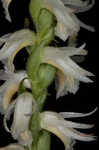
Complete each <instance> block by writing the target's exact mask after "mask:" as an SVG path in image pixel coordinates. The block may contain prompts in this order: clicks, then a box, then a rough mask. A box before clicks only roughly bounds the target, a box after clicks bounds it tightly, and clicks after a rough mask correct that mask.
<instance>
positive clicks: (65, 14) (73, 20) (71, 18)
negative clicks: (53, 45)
mask: <svg viewBox="0 0 99 150" xmlns="http://www.w3.org/2000/svg"><path fill="white" fill-rule="evenodd" d="M64 1H65V0H64ZM64 1H63V2H64ZM63 2H62V0H44V3H45V5H44V7H46V8H47V9H49V10H50V11H52V12H53V13H54V15H55V16H56V18H57V26H56V29H55V34H56V36H58V37H59V38H61V39H62V40H64V41H65V40H66V39H67V38H68V37H69V36H70V35H72V34H73V33H75V32H78V31H79V30H80V26H81V27H84V28H86V29H88V30H90V31H92V32H93V31H94V28H93V27H90V26H88V25H85V24H84V23H82V22H81V21H80V20H79V19H78V18H77V17H76V15H75V14H74V13H75V9H72V8H70V7H68V6H65V5H64V3H63ZM65 4H68V5H70V6H71V5H72V4H73V6H75V7H76V6H81V4H83V5H84V6H87V5H88V4H87V3H86V2H82V1H75V2H73V0H72V1H71V0H70V1H69V0H68V1H67V0H66V1H65Z"/></svg>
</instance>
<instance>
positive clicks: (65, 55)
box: [42, 45, 93, 98]
mask: <svg viewBox="0 0 99 150" xmlns="http://www.w3.org/2000/svg"><path fill="white" fill-rule="evenodd" d="M84 46H85V45H83V46H81V47H79V48H74V47H60V48H54V47H45V50H44V53H43V56H42V62H43V63H48V64H51V65H53V66H55V67H56V68H58V71H57V76H58V81H57V80H56V88H57V98H58V97H60V96H64V95H65V94H67V93H68V92H70V93H74V94H75V93H76V92H77V90H78V89H79V81H82V82H85V83H88V82H92V80H90V79H89V78H88V77H87V76H93V74H92V73H90V72H88V71H86V70H84V69H82V68H81V67H79V66H78V65H77V64H76V63H75V62H74V61H73V60H72V59H71V58H70V57H71V56H74V55H86V54H87V52H86V51H85V50H83V48H84ZM57 82H58V84H57Z"/></svg>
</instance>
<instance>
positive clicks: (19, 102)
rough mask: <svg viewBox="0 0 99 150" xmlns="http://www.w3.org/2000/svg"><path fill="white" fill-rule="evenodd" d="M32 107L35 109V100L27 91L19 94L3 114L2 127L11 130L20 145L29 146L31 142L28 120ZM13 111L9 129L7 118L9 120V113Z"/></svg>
mask: <svg viewBox="0 0 99 150" xmlns="http://www.w3.org/2000/svg"><path fill="white" fill-rule="evenodd" d="M32 104H33V107H32ZM33 109H34V110H35V109H36V103H35V100H34V98H33V96H32V94H30V93H29V92H25V93H23V94H21V95H19V96H18V97H17V98H16V99H15V101H14V102H12V103H11V104H10V105H9V107H8V109H7V112H6V114H5V116H4V127H5V129H6V130H7V131H8V132H11V134H12V136H13V138H14V139H17V140H18V142H19V143H20V144H22V145H25V146H26V145H28V146H30V145H31V144H32V135H31V132H30V130H29V120H30V117H31V115H32V112H33ZM13 111H14V117H13V123H12V126H11V130H9V129H8V127H7V122H6V121H7V120H9V118H10V116H11V113H12V112H13Z"/></svg>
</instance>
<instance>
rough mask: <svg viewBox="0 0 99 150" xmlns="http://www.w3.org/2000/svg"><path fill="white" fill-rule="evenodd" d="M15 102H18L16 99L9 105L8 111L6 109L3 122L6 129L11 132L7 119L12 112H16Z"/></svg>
mask: <svg viewBox="0 0 99 150" xmlns="http://www.w3.org/2000/svg"><path fill="white" fill-rule="evenodd" d="M15 104H16V101H13V102H12V103H11V104H10V105H9V107H8V109H7V111H6V113H5V115H4V119H3V124H4V128H5V130H6V131H7V132H11V131H10V129H9V128H8V125H7V120H9V119H10V116H11V114H12V113H13V112H14V108H15Z"/></svg>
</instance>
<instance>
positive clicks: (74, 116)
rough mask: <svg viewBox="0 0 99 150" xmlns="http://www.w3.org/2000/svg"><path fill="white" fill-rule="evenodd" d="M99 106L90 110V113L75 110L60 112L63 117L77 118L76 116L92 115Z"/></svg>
mask: <svg viewBox="0 0 99 150" xmlns="http://www.w3.org/2000/svg"><path fill="white" fill-rule="evenodd" d="M97 109H98V108H97V107H96V108H95V109H94V110H93V111H91V112H89V113H75V112H60V115H61V116H62V117H63V118H76V117H87V116H90V115H92V114H93V113H95V112H96V111H97Z"/></svg>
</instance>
